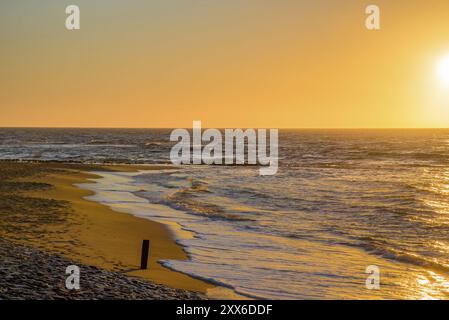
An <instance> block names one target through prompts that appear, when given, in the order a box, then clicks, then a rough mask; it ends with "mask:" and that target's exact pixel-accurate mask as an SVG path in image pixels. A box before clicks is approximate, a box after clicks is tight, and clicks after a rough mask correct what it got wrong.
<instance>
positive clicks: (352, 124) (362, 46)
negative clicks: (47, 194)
mask: <svg viewBox="0 0 449 320" xmlns="http://www.w3.org/2000/svg"><path fill="white" fill-rule="evenodd" d="M73 4H75V5H78V6H79V8H80V12H81V29H80V30H72V31H69V30H66V28H65V20H66V17H67V15H66V13H65V8H66V6H68V5H73ZM369 4H376V5H378V6H379V8H380V18H381V29H380V30H376V31H370V30H367V29H366V28H365V19H366V14H365V8H366V6H367V5H369ZM0 42H1V50H0V114H1V116H0V126H2V127H139V128H150V127H154V128H156V127H159V128H161V127H162V128H176V127H191V126H192V121H193V120H200V121H202V124H203V127H214V128H227V127H232V128H247V127H248V128H256V127H259V128H268V127H270V128H404V127H412V128H418V127H448V126H449V85H448V84H447V83H443V81H442V79H441V76H440V77H439V76H438V70H437V69H438V67H437V66H438V63H439V61H441V60H442V59H444V58H445V57H449V1H447V0H427V1H424V0H420V1H417V0H395V1H391V0H386V1H384V0H370V1H361V0H347V1H342V0H315V1H300V0H276V1H275V0H270V1H267V0H244V1H242V0H153V1H151V0H127V1H125V0H123V1H118V0H95V1H92V0H70V1H65V0H52V1H51V0H22V1H15V0H5V1H1V2H0ZM439 71H441V70H439Z"/></svg>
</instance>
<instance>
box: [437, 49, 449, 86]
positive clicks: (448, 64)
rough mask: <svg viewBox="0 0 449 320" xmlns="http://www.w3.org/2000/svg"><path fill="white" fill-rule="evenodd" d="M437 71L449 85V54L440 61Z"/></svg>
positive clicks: (441, 78)
mask: <svg viewBox="0 0 449 320" xmlns="http://www.w3.org/2000/svg"><path fill="white" fill-rule="evenodd" d="M437 73H438V77H439V79H440V81H441V83H442V84H443V85H445V86H449V55H448V56H446V57H445V58H443V59H441V60H440V61H439V62H438V65H437Z"/></svg>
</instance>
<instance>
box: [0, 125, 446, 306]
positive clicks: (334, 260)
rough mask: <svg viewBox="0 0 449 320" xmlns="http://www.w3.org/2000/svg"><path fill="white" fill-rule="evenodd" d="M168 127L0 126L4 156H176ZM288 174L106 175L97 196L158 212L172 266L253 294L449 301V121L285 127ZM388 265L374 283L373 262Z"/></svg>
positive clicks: (224, 169) (282, 148)
mask: <svg viewBox="0 0 449 320" xmlns="http://www.w3.org/2000/svg"><path fill="white" fill-rule="evenodd" d="M169 134H170V130H143V129H142V130H122V129H102V130H100V129H0V159H25V160H64V161H83V162H124V163H164V164H167V163H169V161H168V155H169V151H170V147H171V146H172V145H173V143H171V142H170V141H169ZM279 156H280V165H279V171H278V173H277V174H276V175H274V176H259V172H258V168H257V167H252V166H206V165H196V166H193V165H188V166H181V167H177V168H175V169H169V166H167V168H166V169H161V170H151V171H148V170H147V171H145V170H143V171H141V172H139V173H106V172H99V173H98V174H99V175H100V176H101V178H100V179H97V180H96V181H92V183H86V184H84V185H83V186H82V187H84V188H87V189H90V190H94V191H95V195H94V196H92V197H91V200H94V201H99V202H102V203H104V204H106V205H109V206H110V207H112V208H114V209H115V210H120V211H123V212H128V213H130V214H134V215H137V216H142V217H145V218H149V219H153V220H157V221H160V222H163V223H167V225H169V226H170V228H172V230H174V232H175V233H176V236H177V238H178V242H179V243H180V244H182V245H183V246H184V247H185V250H186V251H187V252H188V254H189V256H190V260H187V261H172V260H170V261H163V262H162V263H163V264H164V265H166V266H167V267H170V268H173V269H175V270H178V271H181V272H184V273H187V274H191V275H192V276H195V277H199V278H202V279H207V280H209V281H212V282H214V283H217V284H221V285H223V286H226V287H228V288H231V289H232V290H234V291H235V292H237V293H239V294H241V295H245V296H248V297H254V298H272V299H280V298H285V299H317V298H325V299H352V298H353V299H357V298H367V299H370V298H383V299H395V298H406V299H417V298H424V299H432V298H435V299H438V298H446V299H447V298H449V130H443V129H441V130H436V129H435V130H281V131H280V135H279ZM370 265H375V266H378V267H379V270H380V274H381V282H380V289H379V290H369V289H367V288H366V285H365V281H366V278H367V276H368V275H367V274H366V273H365V270H366V268H367V267H368V266H370Z"/></svg>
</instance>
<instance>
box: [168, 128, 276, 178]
mask: <svg viewBox="0 0 449 320" xmlns="http://www.w3.org/2000/svg"><path fill="white" fill-rule="evenodd" d="M170 141H177V142H178V143H177V144H175V145H174V146H173V147H172V149H171V151H170V160H171V162H172V163H173V164H175V165H180V164H217V165H221V164H225V165H232V164H236V165H244V164H245V163H247V164H251V165H256V164H259V165H261V168H259V174H260V175H274V174H276V173H277V171H278V129H270V146H269V149H268V150H267V129H257V134H256V130H254V129H246V130H245V131H244V130H242V129H224V145H225V147H224V157H223V135H222V131H220V130H218V129H206V130H204V132H202V130H201V121H193V126H192V139H191V137H190V132H189V131H188V130H187V129H175V130H173V131H172V132H171V134H170ZM234 141H235V144H234ZM245 141H247V142H248V143H247V145H246V144H245ZM203 142H206V143H207V144H206V145H204V146H203ZM245 145H246V149H247V151H248V152H247V156H248V157H247V159H246V160H247V161H246V160H245ZM234 149H235V156H234ZM268 151H269V153H270V154H269V155H268ZM223 158H224V163H223Z"/></svg>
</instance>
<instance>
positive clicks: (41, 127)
mask: <svg viewBox="0 0 449 320" xmlns="http://www.w3.org/2000/svg"><path fill="white" fill-rule="evenodd" d="M178 128H180V129H192V128H191V127H70V126H68V127H63V126H50V127H45V126H0V129H137V130H148V129H160V130H170V129H178ZM201 129H202V130H203V129H205V130H207V129H279V130H432V129H433V130H445V129H449V127H239V128H237V127H202V128H201Z"/></svg>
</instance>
